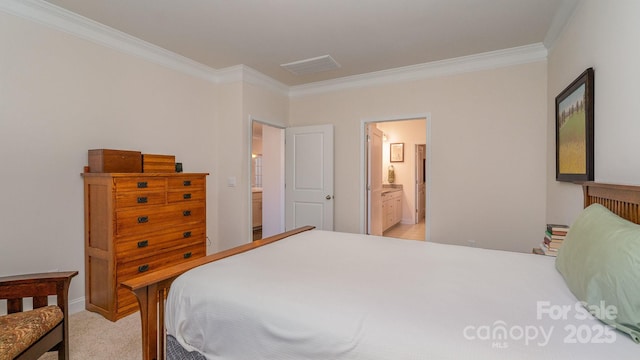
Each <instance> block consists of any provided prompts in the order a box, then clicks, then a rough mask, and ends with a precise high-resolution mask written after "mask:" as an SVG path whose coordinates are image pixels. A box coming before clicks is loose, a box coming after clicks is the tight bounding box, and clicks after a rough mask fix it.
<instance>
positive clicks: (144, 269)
mask: <svg viewBox="0 0 640 360" xmlns="http://www.w3.org/2000/svg"><path fill="white" fill-rule="evenodd" d="M147 270H149V264H144V265H140V266H138V272H141V273H142V272H145V271H147Z"/></svg>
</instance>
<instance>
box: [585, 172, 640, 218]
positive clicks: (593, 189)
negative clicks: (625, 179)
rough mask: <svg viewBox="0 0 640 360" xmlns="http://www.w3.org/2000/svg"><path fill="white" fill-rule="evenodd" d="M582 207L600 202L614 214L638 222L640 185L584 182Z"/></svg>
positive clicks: (639, 215) (639, 214)
mask: <svg viewBox="0 0 640 360" xmlns="http://www.w3.org/2000/svg"><path fill="white" fill-rule="evenodd" d="M582 189H583V191H584V207H587V206H589V205H591V204H600V205H603V206H604V207H606V208H607V209H609V210H611V211H612V212H613V213H615V214H616V215H618V216H620V217H622V218H624V219H627V220H629V221H631V222H634V223H636V224H640V186H632V185H615V184H599V183H595V182H585V183H583V184H582Z"/></svg>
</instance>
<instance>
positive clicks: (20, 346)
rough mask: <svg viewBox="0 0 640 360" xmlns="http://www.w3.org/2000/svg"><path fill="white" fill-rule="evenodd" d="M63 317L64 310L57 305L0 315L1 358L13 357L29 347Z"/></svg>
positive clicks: (1, 359)
mask: <svg viewBox="0 0 640 360" xmlns="http://www.w3.org/2000/svg"><path fill="white" fill-rule="evenodd" d="M62 318H63V314H62V310H60V308H59V307H57V306H55V305H49V306H45V307H42V308H39V309H35V310H29V311H24V312H18V313H13V314H9V315H3V316H0V360H4V359H13V358H14V357H16V356H17V355H19V354H20V353H22V352H23V351H24V350H26V349H28V348H29V346H31V345H32V344H33V343H35V342H36V341H38V339H40V338H41V337H42V336H44V335H45V334H46V333H47V332H49V331H50V330H51V329H53V328H54V327H55V326H56V325H58V324H59V323H60V322H61V321H62Z"/></svg>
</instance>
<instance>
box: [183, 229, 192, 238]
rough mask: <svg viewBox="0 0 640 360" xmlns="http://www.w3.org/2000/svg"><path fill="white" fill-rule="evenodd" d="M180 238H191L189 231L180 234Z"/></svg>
mask: <svg viewBox="0 0 640 360" xmlns="http://www.w3.org/2000/svg"><path fill="white" fill-rule="evenodd" d="M182 237H183V238H185V239H186V238H190V237H191V231H185V232H183V233H182Z"/></svg>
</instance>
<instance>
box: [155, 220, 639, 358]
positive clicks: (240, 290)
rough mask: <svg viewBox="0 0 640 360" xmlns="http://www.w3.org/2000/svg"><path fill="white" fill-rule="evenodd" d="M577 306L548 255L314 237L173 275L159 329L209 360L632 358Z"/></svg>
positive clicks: (628, 346)
mask: <svg viewBox="0 0 640 360" xmlns="http://www.w3.org/2000/svg"><path fill="white" fill-rule="evenodd" d="M561 306H566V307H568V308H567V309H568V310H567V312H566V315H565V316H559V315H561V314H562V312H561V311H560V310H561ZM580 309H581V308H580V307H579V306H577V301H576V299H575V297H574V296H573V295H572V294H571V292H570V291H569V290H568V289H567V287H566V286H565V284H564V280H563V279H562V277H561V276H560V274H558V272H557V271H556V270H555V267H554V259H553V258H550V257H546V256H539V255H530V254H521V253H512V252H504V251H495V250H483V249H477V248H469V247H462V246H452V245H442V244H436V243H425V242H418V241H406V240H404V241H400V240H397V239H390V238H383V237H375V236H363V235H357V234H347V233H337V232H325V231H320V230H313V231H307V232H304V233H302V234H299V235H296V236H294V237H291V238H287V239H283V240H280V241H278V242H276V243H274V244H271V245H268V246H265V247H262V248H259V249H256V250H252V251H249V252H247V253H244V254H240V255H237V256H233V257H231V258H227V259H224V260H221V261H218V262H214V263H211V264H208V265H204V266H201V267H199V268H196V269H193V270H191V271H189V272H187V273H185V274H183V275H181V276H180V277H179V278H178V279H176V281H175V282H174V283H173V284H172V286H171V291H170V293H169V297H168V300H167V313H166V326H167V333H168V334H170V335H173V336H174V337H175V338H176V339H177V340H178V341H179V342H180V344H181V345H182V346H183V347H184V348H185V349H187V350H189V351H193V350H196V351H198V352H200V353H201V354H203V355H205V356H206V357H207V358H208V359H278V360H284V359H385V360H386V359H574V358H576V359H577V358H580V359H603V358H612V359H632V358H634V359H635V358H638V356H639V355H640V345H638V344H635V343H633V342H632V341H631V340H630V338H629V337H628V336H627V335H625V334H623V333H620V332H617V331H615V330H611V329H610V328H606V327H605V326H604V325H603V324H602V323H601V322H599V321H598V320H595V319H593V318H592V317H591V316H590V315H588V316H587V319H582V315H583V311H580ZM557 317H564V318H565V319H554V318H557ZM500 330H506V332H501V331H500ZM521 335H522V336H521ZM571 340H575V342H576V343H566V341H571ZM597 342H600V343H597Z"/></svg>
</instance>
